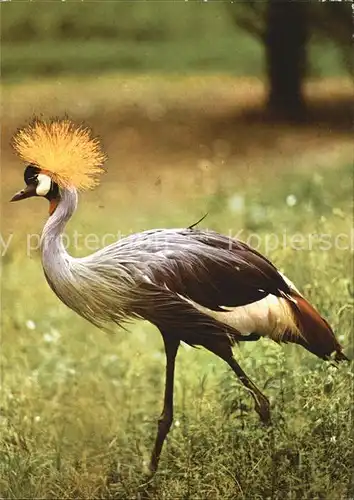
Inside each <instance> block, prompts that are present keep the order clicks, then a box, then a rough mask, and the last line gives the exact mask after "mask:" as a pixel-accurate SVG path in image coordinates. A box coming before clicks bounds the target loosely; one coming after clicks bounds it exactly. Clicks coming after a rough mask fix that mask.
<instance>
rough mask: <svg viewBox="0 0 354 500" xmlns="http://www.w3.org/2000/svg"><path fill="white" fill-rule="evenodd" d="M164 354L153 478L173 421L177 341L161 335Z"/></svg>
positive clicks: (152, 461)
mask: <svg viewBox="0 0 354 500" xmlns="http://www.w3.org/2000/svg"><path fill="white" fill-rule="evenodd" d="M162 336H163V341H164V345H165V352H166V382H165V396H164V404H163V410H162V413H161V416H160V418H159V420H158V424H157V425H158V427H157V436H156V440H155V446H154V449H153V451H152V455H151V460H150V465H149V473H150V476H153V475H154V474H155V472H156V470H157V467H158V464H159V460H160V454H161V450H162V446H163V443H164V441H165V438H166V436H167V434H168V431H169V430H170V427H171V425H172V420H173V381H174V372H175V360H176V355H177V351H178V347H179V340H178V339H174V338H171V337H167V336H166V335H164V334H162Z"/></svg>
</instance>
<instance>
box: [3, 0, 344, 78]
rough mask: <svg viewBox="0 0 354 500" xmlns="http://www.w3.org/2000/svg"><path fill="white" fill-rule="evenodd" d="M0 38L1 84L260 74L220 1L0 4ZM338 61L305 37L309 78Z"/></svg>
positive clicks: (254, 45)
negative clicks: (122, 75) (126, 75)
mask: <svg viewBox="0 0 354 500" xmlns="http://www.w3.org/2000/svg"><path fill="white" fill-rule="evenodd" d="M237 8H238V9H241V10H242V8H241V7H240V6H237ZM349 15H350V14H349ZM310 33H311V34H312V35H313V32H312V30H311V24H310ZM1 34H2V46H1V71H2V80H3V81H4V80H6V81H20V80H22V79H23V78H28V77H30V78H36V79H42V78H46V77H52V76H53V75H56V76H59V77H62V76H65V75H71V74H72V73H74V74H76V75H82V76H85V75H93V74H96V75H97V76H99V75H102V73H104V72H115V71H123V72H130V73H135V74H138V73H141V72H146V71H149V72H155V73H159V72H168V73H172V74H176V73H186V74H189V73H191V72H192V73H197V72H199V73H202V74H208V73H213V72H215V71H219V72H227V73H230V74H232V75H238V76H241V75H242V76H244V75H248V76H257V77H259V78H263V75H264V49H263V47H262V43H261V42H260V40H259V39H258V38H257V37H256V36H251V35H250V34H249V33H248V32H246V31H243V30H241V29H239V28H237V27H236V26H235V24H234V23H233V20H232V16H231V15H230V9H229V8H227V6H225V5H224V4H223V3H222V2H209V3H199V2H188V3H186V2H165V1H160V2H93V3H92V2H80V3H78V2H70V1H68V2H58V1H54V2H53V1H49V2H36V1H32V2H6V4H4V3H3V4H2V5H1ZM349 39H350V35H348V50H349V45H350V42H349ZM344 59H345V54H344V53H343V51H341V50H340V49H339V48H338V47H337V46H336V44H334V43H333V42H331V41H329V40H327V39H318V37H315V36H313V37H312V38H311V40H310V43H309V76H311V77H318V78H319V77H325V76H327V77H328V76H338V75H344V74H345V73H346V71H347V69H346V64H345V63H344ZM347 59H348V60H349V56H347ZM347 64H348V63H347Z"/></svg>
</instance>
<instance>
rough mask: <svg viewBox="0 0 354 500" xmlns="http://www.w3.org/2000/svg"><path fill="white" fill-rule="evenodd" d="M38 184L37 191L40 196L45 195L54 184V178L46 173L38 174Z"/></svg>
mask: <svg viewBox="0 0 354 500" xmlns="http://www.w3.org/2000/svg"><path fill="white" fill-rule="evenodd" d="M37 179H38V186H37V188H36V193H37V194H38V196H45V195H46V194H48V193H49V191H50V188H51V186H52V179H51V178H50V177H49V176H48V175H45V174H38V176H37Z"/></svg>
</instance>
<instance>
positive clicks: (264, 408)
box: [255, 399, 271, 425]
mask: <svg viewBox="0 0 354 500" xmlns="http://www.w3.org/2000/svg"><path fill="white" fill-rule="evenodd" d="M255 410H256V412H257V413H258V415H259V418H260V419H261V422H262V423H263V424H265V425H270V423H271V418H270V407H269V401H268V400H267V399H261V400H260V401H257V404H256V408H255Z"/></svg>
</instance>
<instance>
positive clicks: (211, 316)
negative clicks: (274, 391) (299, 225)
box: [11, 119, 347, 474]
mask: <svg viewBox="0 0 354 500" xmlns="http://www.w3.org/2000/svg"><path fill="white" fill-rule="evenodd" d="M13 146H14V149H15V151H16V153H17V154H18V155H19V157H20V158H21V159H22V160H24V161H25V162H26V164H27V166H26V168H25V173H24V179H25V183H26V187H25V188H24V189H23V190H22V191H20V192H19V193H17V194H15V196H14V197H13V198H12V200H11V201H18V200H23V199H25V198H30V197H33V196H40V197H43V198H46V199H47V200H48V201H49V206H50V208H49V214H50V216H49V218H48V220H47V222H46V224H45V226H44V229H43V234H42V237H41V255H42V265H43V269H44V274H45V277H46V279H47V281H48V283H49V286H50V287H51V288H52V290H53V291H54V293H55V294H56V295H57V296H58V297H59V299H60V300H61V301H62V302H64V304H66V305H67V306H68V307H69V308H70V309H72V310H73V311H75V312H76V313H78V314H79V315H80V316H82V317H84V318H85V319H87V320H88V321H90V322H91V323H93V324H94V325H96V326H97V327H100V328H107V326H109V324H112V323H115V324H117V325H122V324H123V323H124V322H126V321H128V320H132V319H137V318H143V319H145V320H148V321H150V322H151V323H152V324H154V325H155V326H156V327H157V328H158V329H159V330H160V332H161V335H162V338H163V342H164V347H165V352H166V360H167V361H166V382H165V394H164V405H163V411H162V414H161V417H160V418H159V421H158V431H157V436H156V441H155V445H154V449H153V451H152V456H151V461H150V466H149V468H150V472H151V474H153V473H154V472H155V471H156V470H157V467H158V462H159V458H160V453H161V450H162V446H163V443H164V440H165V437H166V435H167V433H168V432H169V429H170V427H171V423H172V418H173V384H174V371H175V359H176V354H177V351H178V347H179V345H180V342H181V341H183V342H186V343H187V344H189V345H191V346H203V347H205V348H206V349H208V350H209V351H211V352H212V353H214V354H216V355H217V356H219V357H220V358H221V359H223V360H224V361H226V363H227V364H228V365H229V366H230V368H231V369H232V370H233V371H234V373H235V374H236V375H237V377H238V378H239V379H240V381H241V382H242V384H243V385H244V386H245V387H246V388H247V389H248V391H249V392H250V394H251V395H252V397H253V399H254V402H255V410H256V412H257V413H258V414H259V416H260V418H261V420H262V421H263V422H268V421H269V420H270V411H269V402H268V399H267V398H266V396H265V395H264V394H262V393H261V391H260V390H259V389H258V388H257V387H256V386H255V384H254V383H253V382H252V381H251V380H250V379H249V378H248V376H247V375H246V374H245V372H244V371H243V370H242V368H241V367H240V366H239V364H238V363H237V361H236V359H235V358H234V356H233V353H232V346H233V345H234V344H235V343H238V342H244V341H256V340H258V339H259V338H260V337H268V338H270V339H272V340H274V341H275V342H293V343H296V344H300V345H302V346H303V347H304V348H305V349H307V350H308V351H310V352H312V353H313V354H315V355H316V356H318V357H319V358H322V359H334V360H336V361H342V360H345V359H347V358H346V356H345V355H344V354H343V352H342V347H341V345H340V344H339V343H338V342H337V340H336V338H335V336H334V333H333V331H332V329H331V327H330V326H329V324H328V323H327V322H326V320H324V319H323V318H322V317H321V316H320V314H319V313H318V312H317V311H316V310H315V309H314V308H313V307H312V306H311V304H310V303H309V302H308V301H307V300H306V299H305V298H304V297H303V296H302V295H301V293H300V292H299V291H298V290H297V288H296V287H295V286H294V285H293V283H291V281H290V280H289V279H287V278H286V277H285V276H283V275H282V274H281V273H280V272H279V271H278V270H277V269H276V267H275V266H274V265H273V264H272V263H271V262H270V261H269V260H268V259H266V258H265V257H263V256H262V255H261V254H259V253H258V252H257V251H255V250H253V249H252V248H250V247H249V246H248V245H246V244H245V243H243V242H241V241H238V240H234V239H230V238H228V237H226V236H223V235H221V234H218V233H216V232H211V231H204V230H199V229H196V228H195V227H193V226H191V227H190V228H186V229H156V230H150V231H144V232H142V233H138V234H134V235H131V236H128V237H127V238H124V239H121V240H119V241H117V242H116V243H113V244H112V245H109V246H107V247H105V248H102V249H101V250H99V251H97V252H95V253H93V254H92V255H89V256H87V257H82V258H73V257H71V256H70V255H69V254H68V253H67V251H66V250H65V248H64V246H63V243H62V238H61V235H62V233H63V230H64V228H65V225H66V223H67V222H68V221H69V219H70V218H71V216H72V215H73V214H74V212H75V210H76V208H77V201H78V190H79V189H88V188H91V187H93V186H94V185H95V184H97V177H98V174H100V173H101V172H102V171H103V168H102V166H103V163H104V161H105V155H104V154H103V153H102V150H101V147H100V143H99V141H98V140H97V139H95V138H93V137H92V134H91V131H90V130H89V129H87V128H83V127H81V126H76V125H75V124H74V123H72V122H71V121H69V120H67V119H65V120H51V121H48V122H45V121H41V120H37V119H36V120H34V121H33V122H32V123H31V124H30V125H27V126H26V127H24V128H23V129H20V130H19V131H18V132H17V133H16V134H15V136H14V138H13Z"/></svg>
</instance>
